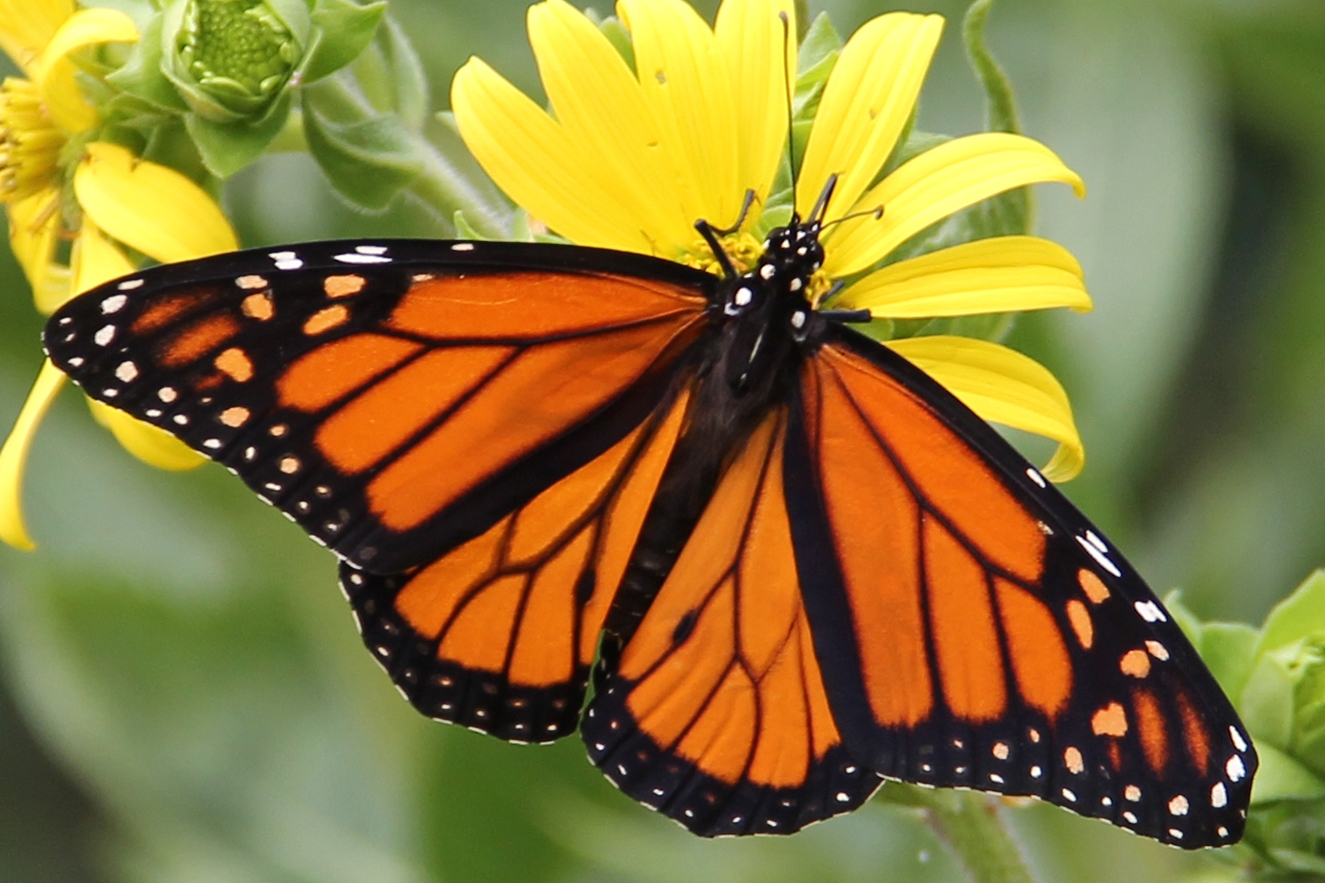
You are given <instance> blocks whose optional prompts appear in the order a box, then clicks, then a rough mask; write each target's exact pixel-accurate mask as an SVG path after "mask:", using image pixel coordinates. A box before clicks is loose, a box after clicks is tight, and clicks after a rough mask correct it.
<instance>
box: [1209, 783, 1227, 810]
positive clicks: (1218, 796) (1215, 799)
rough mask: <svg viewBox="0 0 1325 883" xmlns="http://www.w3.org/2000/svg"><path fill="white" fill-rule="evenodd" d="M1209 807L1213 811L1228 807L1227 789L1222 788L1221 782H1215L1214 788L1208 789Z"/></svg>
mask: <svg viewBox="0 0 1325 883" xmlns="http://www.w3.org/2000/svg"><path fill="white" fill-rule="evenodd" d="M1210 805H1211V806H1213V807H1214V808H1215V809H1223V808H1224V807H1226V806H1228V789H1227V788H1225V787H1224V783H1223V782H1215V784H1214V787H1213V788H1211V789H1210Z"/></svg>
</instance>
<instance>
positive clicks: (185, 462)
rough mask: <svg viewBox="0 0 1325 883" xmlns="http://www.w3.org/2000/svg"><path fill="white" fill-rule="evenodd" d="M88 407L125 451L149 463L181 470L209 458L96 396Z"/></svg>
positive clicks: (176, 470)
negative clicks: (99, 400)
mask: <svg viewBox="0 0 1325 883" xmlns="http://www.w3.org/2000/svg"><path fill="white" fill-rule="evenodd" d="M87 406H88V407H89V408H91V409H92V416H93V417H95V418H96V420H97V422H98V423H100V424H101V425H102V426H104V427H106V428H107V429H109V430H110V431H111V434H112V435H114V436H115V440H116V441H118V442H119V443H120V444H121V445H122V446H123V447H124V449H125V450H126V451H128V452H129V453H130V454H133V455H134V456H135V457H137V458H138V459H139V460H142V461H143V462H144V463H147V464H148V465H149V466H155V467H157V468H158V469H168V470H170V471H172V472H182V471H183V470H185V469H193V468H194V467H196V466H201V465H202V464H203V463H205V462H206V461H207V458H206V457H204V456H203V455H202V454H199V453H198V452H197V451H195V450H193V449H192V448H190V447H189V446H188V445H186V444H184V442H182V441H180V440H179V439H177V438H175V437H174V436H173V435H171V434H170V433H168V432H166V431H165V430H162V429H157V428H156V427H155V426H153V425H151V424H150V423H144V422H142V421H141V420H136V419H134V418H133V417H130V416H129V415H128V414H126V413H124V412H123V411H117V410H115V409H114V408H112V407H111V406H110V405H107V404H103V403H102V402H98V401H97V400H96V399H88V400H87Z"/></svg>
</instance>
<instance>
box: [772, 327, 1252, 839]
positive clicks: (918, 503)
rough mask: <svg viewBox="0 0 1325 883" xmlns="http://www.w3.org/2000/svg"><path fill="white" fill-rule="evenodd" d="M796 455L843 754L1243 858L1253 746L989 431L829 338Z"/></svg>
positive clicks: (1187, 660)
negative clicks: (1239, 849) (1040, 801)
mask: <svg viewBox="0 0 1325 883" xmlns="http://www.w3.org/2000/svg"><path fill="white" fill-rule="evenodd" d="M800 397H801V402H800V407H798V408H795V409H793V411H792V419H791V421H790V427H789V431H788V442H787V445H786V458H785V469H786V476H787V477H786V485H787V496H788V504H789V511H790V521H791V533H792V535H793V537H794V542H795V547H796V563H797V566H798V568H799V572H800V577H801V580H802V584H803V590H804V593H805V604H806V608H807V610H808V614H809V621H810V624H811V626H812V629H813V632H814V637H815V647H816V650H817V653H818V656H819V659H820V662H821V664H822V666H823V669H824V674H825V678H826V683H827V685H828V696H829V700H830V703H831V705H832V707H833V711H834V716H835V718H836V720H837V723H838V725H839V727H840V728H841V730H842V737H843V741H844V743H845V744H846V746H847V748H848V749H849V750H850V751H851V753H852V754H853V755H854V756H856V757H857V758H858V759H859V760H861V761H862V762H863V763H864V764H865V765H867V766H868V767H870V768H871V769H873V770H875V771H877V772H878V773H880V774H882V775H886V776H891V777H896V778H901V779H906V780H909V781H916V782H921V783H925V784H933V785H955V786H965V787H971V788H977V789H982V790H987V791H997V792H1001V793H1005V794H1028V795H1035V796H1038V797H1043V798H1045V799H1047V800H1050V801H1052V802H1054V803H1057V804H1059V805H1062V806H1065V807H1067V808H1069V809H1072V810H1075V811H1076V812H1079V813H1083V814H1085V815H1092V816H1099V817H1102V818H1107V819H1109V820H1111V821H1113V822H1115V823H1117V824H1119V825H1122V826H1123V827H1126V828H1129V829H1131V830H1134V831H1138V832H1140V833H1144V834H1146V835H1148V836H1151V837H1156V838H1158V839H1160V840H1164V841H1166V842H1169V843H1173V844H1175V845H1178V846H1184V847H1189V848H1191V847H1197V846H1209V845H1220V844H1224V843H1229V842H1232V841H1234V840H1236V839H1237V838H1238V837H1239V836H1240V834H1241V831H1242V827H1243V824H1244V814H1243V813H1244V811H1245V807H1246V804H1247V799H1248V793H1249V790H1250V784H1251V774H1252V772H1253V771H1254V769H1255V766H1256V757H1255V753H1254V752H1253V751H1252V749H1251V747H1250V745H1249V744H1248V743H1249V740H1248V739H1247V738H1246V735H1245V731H1243V730H1242V728H1241V724H1240V723H1239V722H1238V719H1237V716H1236V714H1235V713H1234V712H1233V710H1232V708H1231V707H1230V706H1229V704H1228V701H1227V700H1226V699H1225V698H1224V696H1223V694H1222V692H1221V691H1220V690H1219V687H1218V685H1217V684H1216V683H1215V682H1214V680H1213V678H1212V677H1211V676H1210V675H1209V673H1208V672H1207V671H1206V670H1205V668H1204V667H1203V666H1202V665H1201V663H1200V661H1199V659H1198V658H1197V656H1196V654H1195V652H1194V651H1193V650H1192V648H1191V646H1190V645H1189V644H1188V642H1187V641H1186V639H1185V638H1184V637H1183V635H1182V633H1181V631H1180V630H1179V629H1178V627H1177V626H1176V625H1175V624H1174V623H1173V622H1172V621H1171V620H1170V619H1169V618H1168V616H1167V615H1166V614H1165V613H1164V611H1163V608H1162V607H1160V605H1159V604H1158V602H1157V601H1156V599H1155V598H1154V596H1153V595H1152V594H1151V592H1150V590H1149V589H1148V588H1147V587H1146V586H1145V584H1144V583H1143V582H1142V581H1141V579H1140V578H1139V577H1138V576H1137V575H1136V574H1135V572H1134V571H1133V570H1132V569H1131V567H1130V566H1129V565H1128V564H1127V562H1126V561H1124V560H1123V559H1122V557H1121V556H1120V555H1119V554H1118V553H1117V552H1116V551H1115V550H1113V549H1111V548H1110V547H1108V546H1107V545H1106V544H1105V542H1104V541H1103V540H1102V539H1101V538H1100V537H1099V535H1098V533H1097V532H1096V531H1095V530H1094V529H1093V528H1092V527H1091V526H1090V525H1089V523H1088V522H1086V521H1085V520H1084V519H1083V518H1082V517H1081V516H1080V515H1079V514H1078V513H1077V512H1076V510H1075V509H1074V508H1073V507H1072V506H1071V505H1070V504H1068V503H1067V502H1066V501H1065V500H1064V499H1063V498H1062V497H1061V496H1060V495H1059V494H1058V493H1057V491H1054V490H1052V489H1051V488H1049V487H1048V486H1047V483H1046V482H1045V481H1044V479H1043V478H1042V477H1041V476H1040V475H1039V473H1038V472H1036V471H1035V470H1034V469H1033V468H1032V467H1030V466H1029V465H1027V464H1026V463H1025V461H1024V460H1022V459H1021V458H1020V457H1019V456H1018V455H1017V454H1016V453H1015V452H1014V451H1013V450H1012V449H1011V447H1010V446H1009V445H1007V444H1006V442H1004V441H1003V440H1002V439H1001V438H1000V437H999V436H998V435H997V434H996V433H994V432H993V431H992V430H991V429H990V428H989V427H988V425H987V424H985V423H983V422H982V421H980V420H979V419H978V418H975V417H974V415H972V414H970V412H969V411H967V410H966V409H965V408H964V407H963V406H961V405H960V404H959V403H957V402H956V400H955V399H953V398H952V396H951V395H950V394H948V393H947V392H946V391H945V390H943V389H941V388H940V387H939V386H938V384H936V383H934V382H933V381H932V380H930V379H929V378H928V377H926V376H925V375H923V374H922V373H921V372H920V371H918V370H917V369H915V368H914V367H912V366H910V365H909V364H908V363H906V362H905V361H904V360H903V359H901V358H900V357H898V356H896V355H894V354H892V353H891V352H890V351H887V350H885V349H883V348H881V347H878V346H876V345H874V344H873V342H871V341H868V340H866V339H864V338H863V337H861V336H859V335H857V334H855V333H854V332H851V331H847V330H843V329H835V330H834V331H833V332H832V334H831V335H830V342H829V343H828V344H827V345H825V346H824V347H823V348H822V349H821V350H820V351H819V353H818V355H817V356H816V357H815V358H814V359H812V360H808V361H807V362H806V363H805V365H804V368H803V371H802V384H801V387H800Z"/></svg>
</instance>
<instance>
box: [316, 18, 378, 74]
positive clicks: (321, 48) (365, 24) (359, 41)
mask: <svg viewBox="0 0 1325 883" xmlns="http://www.w3.org/2000/svg"><path fill="white" fill-rule="evenodd" d="M385 14H386V2H385V0H379V2H377V3H371V4H369V5H367V6H360V5H358V4H357V3H352V2H350V0H318V2H317V5H316V6H315V7H313V28H314V32H315V34H316V36H315V38H314V41H313V43H314V45H313V47H312V49H311V51H310V52H309V58H308V61H307V64H306V65H305V66H304V68H303V78H304V82H305V83H315V82H317V81H318V80H320V79H322V78H323V77H325V76H328V75H329V74H334V73H335V72H336V71H338V70H340V69H341V68H343V67H345V65H347V64H349V63H350V62H352V61H354V59H355V58H357V57H358V56H359V53H361V52H363V51H364V50H365V49H367V48H368V44H369V43H371V42H372V41H373V37H374V36H375V35H376V34H377V27H378V25H380V24H381V23H382V16H383V15H385Z"/></svg>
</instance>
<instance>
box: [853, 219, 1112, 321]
mask: <svg viewBox="0 0 1325 883" xmlns="http://www.w3.org/2000/svg"><path fill="white" fill-rule="evenodd" d="M833 306H834V307H835V308H836V307H840V308H843V309H851V310H861V309H867V310H869V311H870V313H871V314H872V315H874V317H875V318H888V319H920V318H928V317H934V316H971V315H977V314H980V313H1014V312H1020V311H1022V310H1044V309H1050V308H1053V307H1071V308H1072V309H1074V310H1076V311H1078V312H1085V311H1086V310H1089V309H1090V306H1091V303H1090V295H1088V294H1087V293H1086V285H1085V282H1084V281H1083V279H1082V276H1081V265H1080V264H1078V263H1077V261H1076V258H1074V257H1072V253H1071V252H1069V251H1068V250H1067V249H1065V248H1063V247H1062V246H1061V245H1059V244H1057V243H1056V242H1050V241H1049V240H1047V239H1040V238H1038V237H1035V236H996V237H993V238H990V239H979V240H976V241H975V242H968V243H965V244H963V245H956V246H953V247H952V248H944V249H940V250H939V251H933V252H930V253H929V254H924V255H921V256H920V257H917V258H911V259H910V260H905V261H898V262H897V263H895V264H889V265H888V266H886V267H884V268H883V269H882V270H878V271H876V272H874V273H871V274H870V275H868V276H866V277H865V278H864V279H861V280H860V281H859V282H856V283H854V284H852V285H851V287H849V288H847V289H846V290H845V291H844V292H842V295H841V297H840V298H838V299H837V300H836V301H834V302H833Z"/></svg>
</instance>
